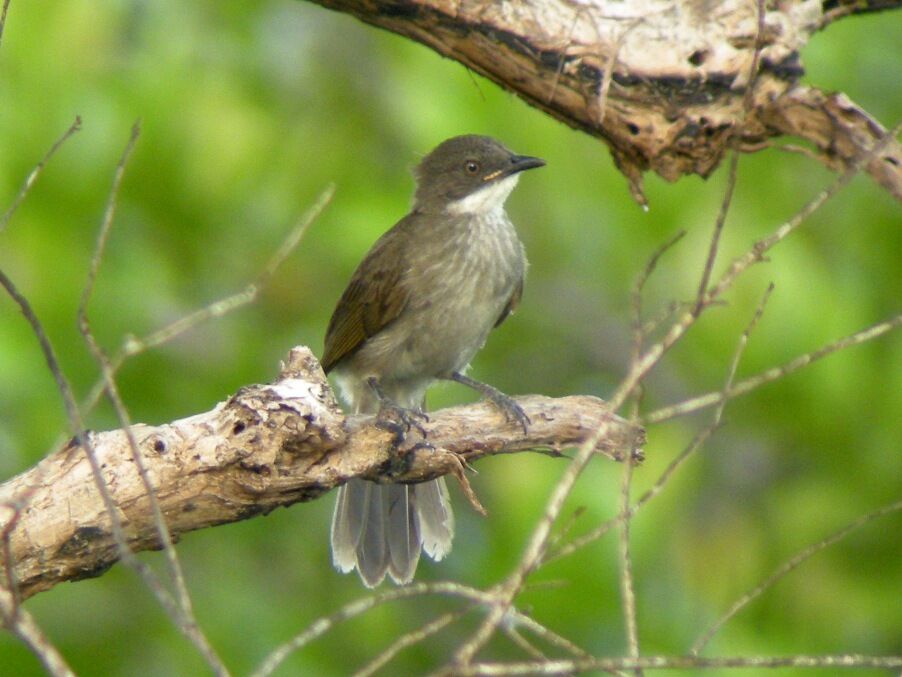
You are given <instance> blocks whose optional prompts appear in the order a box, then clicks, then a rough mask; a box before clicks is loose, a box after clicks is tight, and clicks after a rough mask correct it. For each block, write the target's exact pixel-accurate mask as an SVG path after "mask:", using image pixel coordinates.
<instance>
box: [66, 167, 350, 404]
mask: <svg viewBox="0 0 902 677" xmlns="http://www.w3.org/2000/svg"><path fill="white" fill-rule="evenodd" d="M334 194H335V185H334V184H329V185H327V186H326V187H325V188H324V189H323V191H322V192H321V193H320V194H319V195H318V196H317V198H316V201H315V202H314V203H313V204H312V205H311V206H310V207H309V208H308V209H307V210H306V211H305V212H304V213H303V215H302V216H301V218H300V219H299V220H298V221H297V223H296V224H295V226H294V227H293V228H292V229H291V230H290V231H289V232H288V235H286V237H285V239H284V240H283V241H282V243H281V244H280V245H279V248H278V249H277V250H276V251H275V253H274V254H273V255H272V256H271V257H270V259H269V261H267V263H266V265H265V266H264V267H263V269H262V270H261V271H260V272H259V273H258V274H257V276H256V277H255V278H254V280H253V281H252V282H250V283H248V285H247V286H246V287H245V288H244V289H242V290H241V291H239V292H237V293H235V294H232V295H231V296H227V297H225V298H223V299H219V300H217V301H214V302H213V303H211V304H209V305H206V306H204V307H203V308H200V309H198V310H196V311H194V312H193V313H191V314H189V315H186V316H185V317H182V318H179V319H178V320H175V321H174V322H171V323H170V324H167V325H166V326H164V327H162V328H160V329H157V330H155V331H153V332H151V333H149V334H146V335H145V336H143V337H136V336H128V337H126V339H125V341H124V342H123V344H122V345H121V346H120V348H119V350H118V351H117V352H116V354H114V355H113V356H112V357H111V358H110V360H109V361H110V369H111V370H112V372H113V373H114V374H115V373H116V372H118V371H119V368H120V367H121V366H122V364H123V363H124V362H125V360H127V359H128V358H130V357H134V356H135V355H138V354H139V353H142V352H145V351H147V350H151V349H153V348H157V347H159V346H161V345H163V344H165V343H168V342H169V341H172V340H173V339H175V338H177V337H178V336H180V335H182V334H184V333H185V332H187V331H190V330H192V329H194V328H195V327H196V326H198V325H199V324H202V323H203V322H206V321H207V320H211V319H215V318H218V317H222V316H224V315H226V314H228V313H230V312H232V311H233V310H235V309H237V308H240V307H241V306H244V305H247V304H249V303H252V302H253V301H255V300H256V298H257V296H258V295H259V293H260V291H261V290H262V289H263V287H265V286H266V284H267V283H268V282H269V280H270V279H271V278H272V276H273V275H274V274H275V272H276V270H277V269H278V267H279V266H280V265H281V264H282V262H283V261H284V260H285V259H286V258H287V257H288V256H289V255H290V254H291V252H292V251H293V250H294V249H295V247H297V245H298V243H299V242H300V241H301V238H302V237H303V236H304V233H305V232H306V231H307V228H308V227H309V226H310V224H312V223H313V221H315V220H316V218H317V217H318V216H319V215H320V213H321V212H322V211H323V209H325V208H326V205H328V204H329V202H330V201H331V199H332V196H333V195H334ZM104 388H105V383H104V380H103V378H100V379H99V380H98V381H97V383H95V384H94V386H93V387H92V388H91V390H90V392H89V394H88V396H87V397H86V398H85V402H84V403H83V405H82V406H83V407H84V408H85V410H86V411H88V410H90V409H92V408H93V407H94V406H95V405H96V404H97V402H98V400H99V399H100V397H101V395H102V394H103V391H104Z"/></svg>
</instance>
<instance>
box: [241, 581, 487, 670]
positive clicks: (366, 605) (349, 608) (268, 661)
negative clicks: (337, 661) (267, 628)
mask: <svg viewBox="0 0 902 677" xmlns="http://www.w3.org/2000/svg"><path fill="white" fill-rule="evenodd" d="M423 595H445V596H450V597H459V598H463V599H464V600H466V601H469V602H477V603H481V604H486V603H490V602H491V601H492V597H491V595H490V594H489V593H485V592H483V591H481V590H477V589H475V588H470V587H467V586H464V585H460V584H458V583H414V584H413V585H408V586H406V587H403V588H394V589H393V590H388V591H386V592H383V593H379V594H377V595H369V596H367V597H362V598H360V599H357V600H354V601H353V602H349V603H347V604H345V605H344V606H343V607H341V608H340V609H339V610H338V611H336V612H335V613H333V614H330V615H329V616H323V617H320V618H318V619H316V620H315V621H314V622H313V623H312V624H311V625H310V626H308V627H307V629H306V630H304V631H302V632H300V633H298V634H297V635H295V636H294V637H292V638H291V639H290V640H288V641H287V642H285V643H283V644H281V645H279V646H278V647H276V648H275V649H274V650H273V651H271V652H270V653H269V654H268V655H267V656H266V658H265V659H264V660H263V662H262V663H261V664H260V665H259V666H258V667H257V668H256V669H255V670H254V671H253V672H252V673H251V677H266V676H267V675H270V674H272V673H273V672H274V671H275V670H276V669H277V668H278V667H279V666H280V665H281V664H282V662H283V661H284V660H285V659H286V658H288V656H289V655H291V654H292V653H294V652H295V651H298V650H299V649H302V648H304V647H305V646H307V645H308V644H310V642H312V641H313V640H315V639H317V638H319V637H322V636H323V635H324V634H326V633H327V632H329V631H330V630H331V629H332V628H334V627H335V626H336V625H338V624H339V623H342V622H344V621H346V620H349V619H351V618H355V617H357V616H359V615H361V614H363V613H366V612H367V611H369V610H370V609H372V608H374V607H377V606H380V605H382V604H385V603H386V602H394V601H397V600H402V599H408V598H411V597H420V596H423Z"/></svg>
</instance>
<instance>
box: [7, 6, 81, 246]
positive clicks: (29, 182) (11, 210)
mask: <svg viewBox="0 0 902 677" xmlns="http://www.w3.org/2000/svg"><path fill="white" fill-rule="evenodd" d="M7 7H9V0H6V2H5V3H4V4H3V13H2V14H0V37H2V35H3V22H4V21H5V20H6V9H7ZM80 129H81V118H80V117H78V116H76V117H75V121H74V122H73V123H72V124H71V125H69V128H68V129H67V130H66V131H65V132H63V135H62V136H61V137H60V138H58V139H57V140H56V142H55V143H54V144H53V145H52V146H50V150H48V151H47V153H45V154H44V157H42V158H41V161H40V162H38V164H36V165H35V167H34V169H32V170H31V172H29V174H28V176H27V177H25V181H24V182H23V183H22V187H21V188H19V192H18V193H17V194H16V197H15V198H13V201H12V203H11V204H10V205H9V207H8V208H7V209H6V211H5V212H3V215H2V216H0V231H2V230H3V229H4V228H6V224H8V223H9V221H10V219H11V218H12V217H13V214H15V212H16V210H17V209H18V208H19V205H20V204H22V201H23V200H24V199H25V196H26V195H28V191H29V190H31V187H32V186H33V185H34V182H35V181H37V180H38V177H39V176H40V175H41V172H42V171H43V170H44V167H45V166H46V165H47V163H48V162H49V161H50V158H52V157H53V156H54V155H55V154H56V151H58V150H59V149H60V146H62V145H63V144H64V143H66V141H68V140H69V137H70V136H72V135H73V134H75V133H76V132H78V131H79V130H80Z"/></svg>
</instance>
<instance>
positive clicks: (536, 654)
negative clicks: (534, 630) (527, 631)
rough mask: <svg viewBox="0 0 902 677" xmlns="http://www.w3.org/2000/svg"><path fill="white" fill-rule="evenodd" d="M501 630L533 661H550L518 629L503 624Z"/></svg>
mask: <svg viewBox="0 0 902 677" xmlns="http://www.w3.org/2000/svg"><path fill="white" fill-rule="evenodd" d="M501 629H502V630H503V631H504V634H505V635H507V637H508V639H510V641H512V642H513V643H514V644H515V645H516V646H518V647H519V648H520V649H522V650H523V652H524V653H525V654H526V655H527V656H530V657H531V658H532V659H533V660H538V661H545V660H548V656H546V655H545V654H544V653H542V651H541V649H539V648H538V647H537V646H535V645H534V644H533V643H532V642H530V641H529V640H528V639H526V638H525V637H524V636H523V635H521V634H520V633H519V632H518V631H517V628H514V627H512V626H510V625H509V624H506V623H502V624H501Z"/></svg>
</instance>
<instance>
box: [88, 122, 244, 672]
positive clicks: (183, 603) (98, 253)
mask: <svg viewBox="0 0 902 677" xmlns="http://www.w3.org/2000/svg"><path fill="white" fill-rule="evenodd" d="M139 134H140V125H139V123H137V122H136V123H135V124H134V125H133V126H132V130H131V134H130V136H129V139H128V142H127V143H126V146H125V149H124V150H123V151H122V155H121V157H120V158H119V162H118V163H117V165H116V169H115V172H114V175H113V184H112V186H111V188H110V193H109V196H108V198H107V205H106V208H105V209H104V214H103V218H102V219H101V225H100V231H99V233H98V235H97V244H96V246H95V249H94V255H93V256H92V257H91V263H90V266H89V268H88V276H87V280H86V282H85V286H84V289H83V290H82V295H81V301H80V303H79V306H78V311H77V315H76V316H77V321H78V328H79V331H80V333H81V335H82V337H83V338H84V340H85V343H86V344H87V346H88V349H89V350H90V351H91V355H92V356H93V358H94V360H95V361H96V362H97V364H98V366H99V367H100V370H101V374H102V377H103V381H104V386H105V390H106V393H107V395H108V397H109V398H110V402H111V403H112V405H113V409H114V411H115V412H116V417H117V419H118V421H119V426H120V428H121V430H122V431H123V432H124V433H125V436H126V439H127V440H128V445H129V448H130V449H131V455H132V461H133V462H134V464H135V469H136V470H137V472H138V476H139V477H140V479H141V483H142V484H143V486H144V489H145V491H146V494H147V499H148V503H149V506H150V510H151V513H152V515H153V523H154V527H155V529H156V532H157V537H158V538H159V540H160V545H161V546H162V548H163V551H164V553H165V556H166V562H167V565H168V568H169V576H170V578H171V580H172V583H173V585H174V586H175V597H176V601H177V602H178V606H179V609H180V612H181V613H180V616H181V618H179V619H178V623H177V624H178V626H179V628H180V630H181V631H182V633H183V634H184V635H185V637H186V638H188V639H189V640H190V641H191V642H192V643H193V644H194V646H195V647H196V648H197V650H198V651H199V652H200V654H201V655H202V656H203V658H204V660H205V661H206V663H207V665H208V666H209V667H210V669H211V670H212V671H213V673H214V674H217V675H225V674H228V670H227V668H226V667H225V664H224V663H223V662H222V659H220V658H219V656H218V655H217V653H216V651H215V650H214V649H213V647H212V645H211V644H210V642H209V640H208V639H207V637H206V635H205V634H204V633H203V631H202V630H201V629H200V626H199V625H198V624H197V621H196V619H195V618H194V612H193V610H192V605H191V596H190V594H189V593H188V586H187V585H186V583H185V577H184V574H183V573H182V567H181V564H180V563H179V559H178V555H177V554H176V552H175V548H174V547H173V544H172V536H171V534H170V533H169V528H168V527H167V525H166V520H165V518H164V517H163V512H162V510H161V509H160V503H159V501H158V500H157V493H156V489H155V488H154V486H153V482H151V480H150V476H149V475H148V472H147V466H146V465H145V463H144V460H143V457H142V455H141V451H140V449H139V448H138V441H137V440H136V439H135V435H134V431H133V430H132V423H131V418H130V416H129V414H128V410H127V409H126V407H125V402H124V401H123V400H122V397H121V395H120V394H119V389H118V387H117V385H116V381H115V378H114V375H113V371H112V369H111V364H110V361H109V359H108V358H107V356H106V354H105V353H104V351H103V349H102V348H101V347H100V345H99V344H98V343H97V339H96V338H95V336H94V334H93V332H92V330H91V323H90V320H89V318H88V304H89V303H90V300H91V295H92V293H93V291H94V284H95V281H96V279H97V272H98V270H99V269H100V263H101V261H102V260H103V254H104V250H105V248H106V242H107V238H108V237H109V233H110V229H111V228H112V225H113V216H114V215H115V212H116V204H117V202H118V196H119V189H120V186H121V185H122V179H123V177H124V175H125V166H126V164H127V162H128V159H129V157H130V156H131V153H132V150H133V149H134V147H135V143H136V142H137V140H138V136H139ZM122 545H123V546H125V547H128V546H127V544H125V543H123V544H122ZM173 620H176V619H173Z"/></svg>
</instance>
